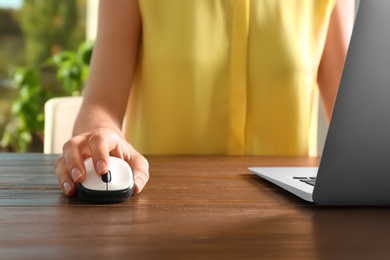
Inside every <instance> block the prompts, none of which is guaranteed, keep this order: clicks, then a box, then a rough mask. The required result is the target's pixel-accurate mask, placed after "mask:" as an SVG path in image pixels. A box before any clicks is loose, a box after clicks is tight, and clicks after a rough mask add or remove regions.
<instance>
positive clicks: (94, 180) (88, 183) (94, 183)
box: [81, 160, 106, 191]
mask: <svg viewBox="0 0 390 260" xmlns="http://www.w3.org/2000/svg"><path fill="white" fill-rule="evenodd" d="M85 170H86V176H85V179H84V181H83V182H81V184H82V185H83V186H84V187H85V188H87V189H90V190H98V191H100V190H106V183H104V182H103V181H102V178H101V176H100V175H99V174H97V173H96V171H95V169H94V168H93V163H92V160H90V161H86V163H85Z"/></svg>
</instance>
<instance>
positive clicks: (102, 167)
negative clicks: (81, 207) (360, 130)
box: [54, 128, 149, 196]
mask: <svg viewBox="0 0 390 260" xmlns="http://www.w3.org/2000/svg"><path fill="white" fill-rule="evenodd" d="M110 155H111V156H115V157H118V158H121V159H123V160H125V161H126V162H127V163H128V164H129V165H130V167H131V169H132V170H133V173H134V180H135V187H134V193H140V192H141V191H142V189H143V188H144V187H145V185H146V183H147V182H148V180H149V163H148V161H147V160H146V159H145V157H143V156H142V155H141V154H140V153H138V152H137V151H136V150H135V149H134V148H133V147H132V146H131V145H130V144H129V143H127V142H126V141H125V140H124V138H122V137H121V136H120V135H118V134H117V133H116V132H115V131H114V130H112V129H109V128H101V129H98V130H96V131H94V132H90V133H84V134H81V135H77V136H75V137H73V138H71V139H70V140H69V141H68V142H66V143H65V144H64V146H63V154H62V155H61V156H60V157H59V158H58V159H57V161H56V162H55V166H54V169H55V171H56V175H57V179H58V182H59V184H60V185H61V189H62V191H63V192H64V194H65V195H67V196H73V195H74V194H75V193H76V183H80V182H82V181H83V180H84V179H85V176H86V172H85V166H84V160H85V159H86V158H88V157H92V160H93V163H94V166H95V170H96V172H97V173H98V174H104V173H106V172H107V171H108V170H109V168H110V165H109V156H110Z"/></svg>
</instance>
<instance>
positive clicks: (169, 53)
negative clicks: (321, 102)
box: [125, 0, 335, 156]
mask: <svg viewBox="0 0 390 260" xmlns="http://www.w3.org/2000/svg"><path fill="white" fill-rule="evenodd" d="M334 2H335V0H139V5H140V11H141V16H142V23H143V36H142V45H141V53H140V57H139V66H138V70H137V73H136V78H135V80H134V83H133V86H132V91H131V94H130V100H129V105H128V111H127V116H126V124H125V133H126V138H127V139H128V141H129V142H130V143H131V144H132V145H133V146H134V147H135V148H136V149H137V150H138V151H140V152H141V153H143V154H226V155H244V154H246V155H304V156H306V155H315V154H316V146H317V141H316V139H317V103H318V90H317V82H316V81H317V71H318V66H319V63H320V60H321V56H322V51H323V46H324V43H325V39H326V33H327V28H328V24H329V19H330V15H331V12H332V9H333V6H334Z"/></svg>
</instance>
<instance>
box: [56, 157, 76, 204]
mask: <svg viewBox="0 0 390 260" xmlns="http://www.w3.org/2000/svg"><path fill="white" fill-rule="evenodd" d="M54 170H55V172H56V176H57V179H58V182H59V184H60V186H61V190H62V192H63V193H64V194H65V195H67V196H73V195H74V194H75V193H76V185H75V184H74V182H73V181H72V179H71V178H70V176H69V174H68V170H67V168H66V164H65V160H64V157H63V156H62V155H61V156H60V157H59V158H58V159H57V160H56V162H55V164H54Z"/></svg>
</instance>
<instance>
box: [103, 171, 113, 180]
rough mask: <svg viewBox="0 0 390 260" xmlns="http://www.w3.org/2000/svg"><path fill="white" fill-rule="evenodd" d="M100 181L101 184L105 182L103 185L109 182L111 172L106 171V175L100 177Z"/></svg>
mask: <svg viewBox="0 0 390 260" xmlns="http://www.w3.org/2000/svg"><path fill="white" fill-rule="evenodd" d="M102 180H103V182H105V183H109V182H111V172H110V171H108V172H107V173H105V174H103V175H102Z"/></svg>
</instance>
